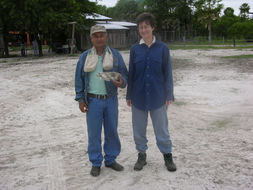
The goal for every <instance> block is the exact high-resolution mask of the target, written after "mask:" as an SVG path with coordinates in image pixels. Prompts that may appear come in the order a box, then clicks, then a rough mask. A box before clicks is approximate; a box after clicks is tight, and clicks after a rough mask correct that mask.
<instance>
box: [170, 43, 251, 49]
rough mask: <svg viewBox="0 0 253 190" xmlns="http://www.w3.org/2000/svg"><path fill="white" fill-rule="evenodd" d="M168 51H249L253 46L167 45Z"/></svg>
mask: <svg viewBox="0 0 253 190" xmlns="http://www.w3.org/2000/svg"><path fill="white" fill-rule="evenodd" d="M168 47H169V49H171V50H177V49H182V50H187V49H201V50H208V49H238V50H241V49H250V48H253V45H252V46H251V45H245V46H242V45H241V46H236V47H233V46H219V45H178V44H177V45H175V44H168Z"/></svg>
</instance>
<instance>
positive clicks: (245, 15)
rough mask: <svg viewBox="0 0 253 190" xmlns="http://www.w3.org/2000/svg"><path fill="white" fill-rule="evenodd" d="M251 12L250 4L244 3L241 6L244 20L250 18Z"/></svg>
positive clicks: (241, 14)
mask: <svg viewBox="0 0 253 190" xmlns="http://www.w3.org/2000/svg"><path fill="white" fill-rule="evenodd" d="M249 10H250V6H249V4H248V3H243V4H242V5H241V6H240V17H241V18H243V19H244V20H245V19H246V18H249Z"/></svg>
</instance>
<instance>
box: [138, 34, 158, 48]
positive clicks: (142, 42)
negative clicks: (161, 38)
mask: <svg viewBox="0 0 253 190" xmlns="http://www.w3.org/2000/svg"><path fill="white" fill-rule="evenodd" d="M155 42H156V38H155V36H153V41H152V43H151V44H150V45H148V47H150V46H151V45H152V44H154V43H155ZM139 44H145V41H144V40H143V38H142V39H141V40H140V43H139Z"/></svg>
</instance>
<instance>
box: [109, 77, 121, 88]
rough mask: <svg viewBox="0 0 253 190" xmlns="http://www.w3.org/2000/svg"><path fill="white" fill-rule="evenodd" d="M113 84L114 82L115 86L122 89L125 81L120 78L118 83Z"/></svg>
mask: <svg viewBox="0 0 253 190" xmlns="http://www.w3.org/2000/svg"><path fill="white" fill-rule="evenodd" d="M112 82H113V84H114V85H115V86H117V87H121V86H122V85H123V82H124V81H123V79H122V77H121V76H119V80H118V81H115V80H113V81H112Z"/></svg>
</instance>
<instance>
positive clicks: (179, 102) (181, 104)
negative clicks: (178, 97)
mask: <svg viewBox="0 0 253 190" xmlns="http://www.w3.org/2000/svg"><path fill="white" fill-rule="evenodd" d="M173 104H175V105H176V106H184V105H186V103H185V102H182V101H175V102H173Z"/></svg>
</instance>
